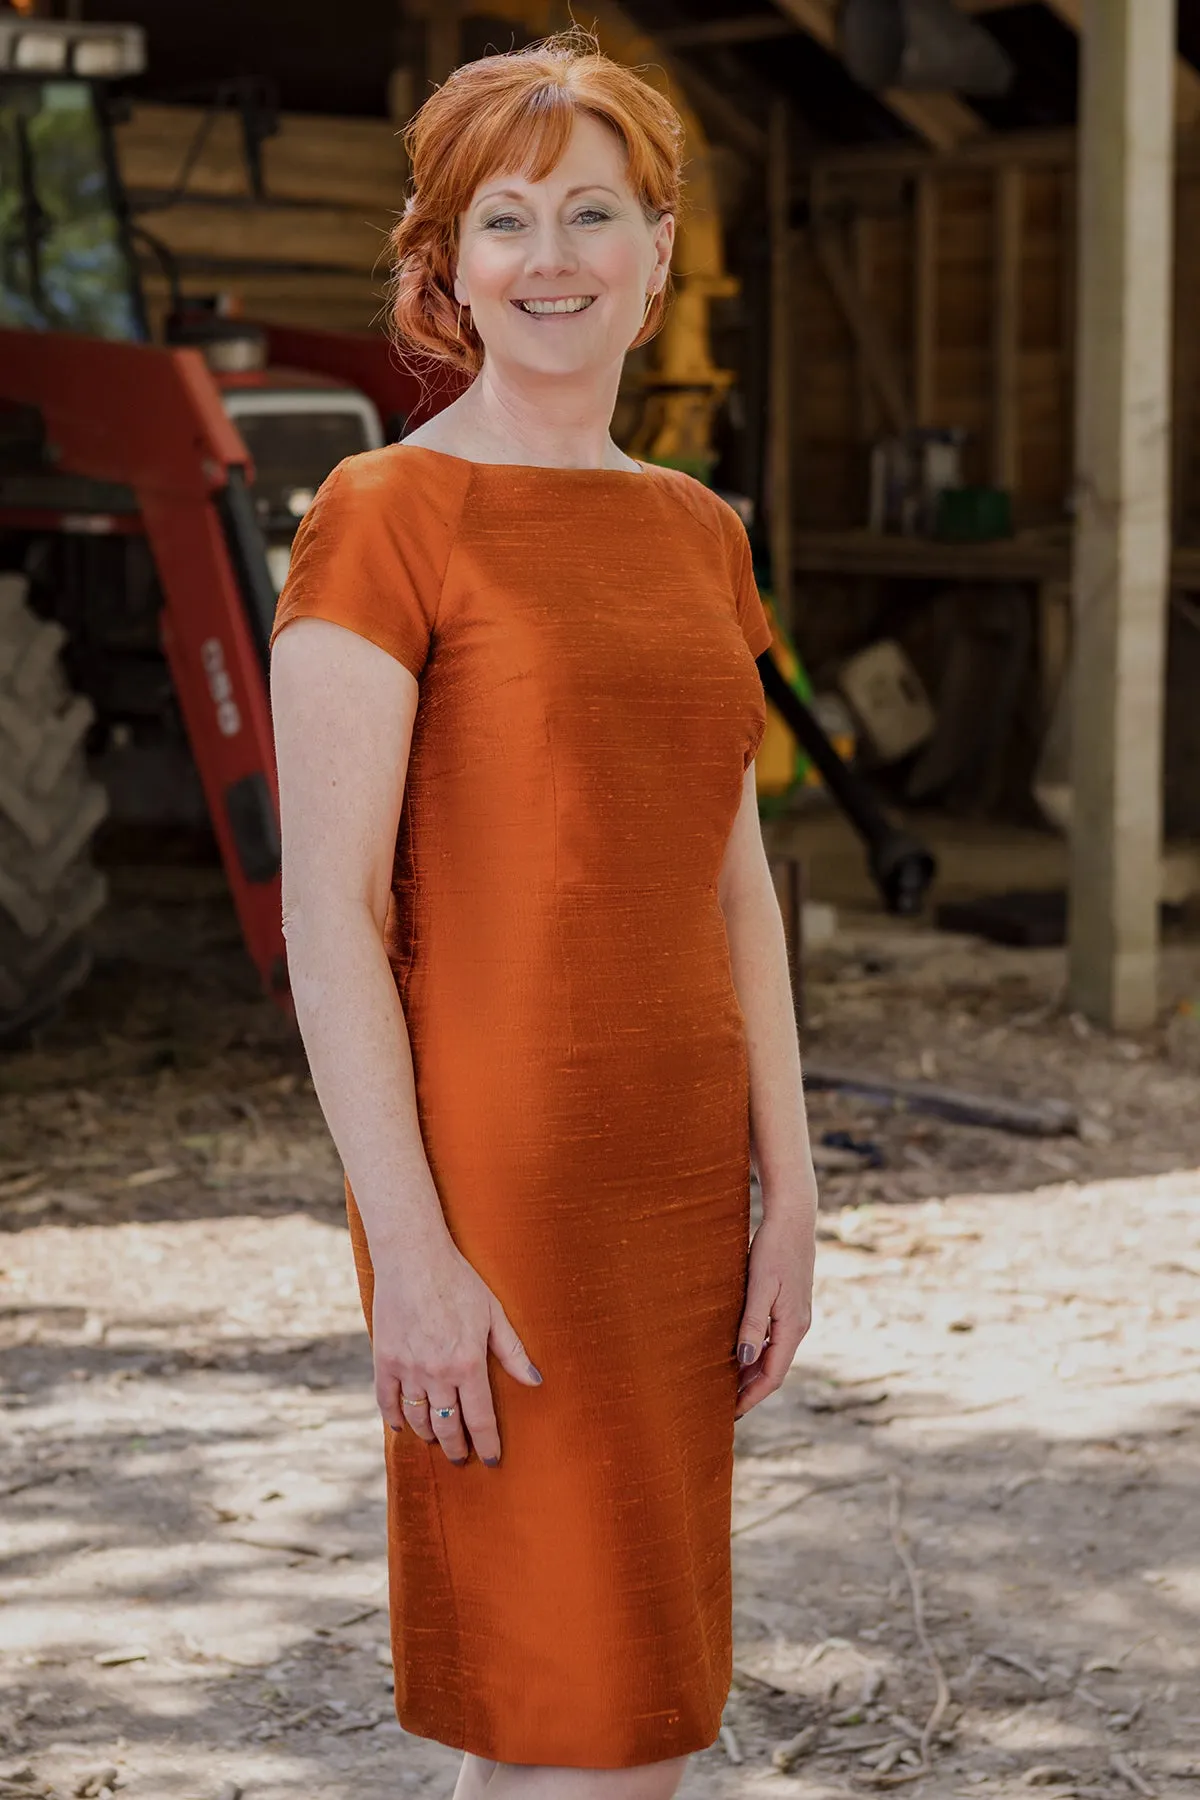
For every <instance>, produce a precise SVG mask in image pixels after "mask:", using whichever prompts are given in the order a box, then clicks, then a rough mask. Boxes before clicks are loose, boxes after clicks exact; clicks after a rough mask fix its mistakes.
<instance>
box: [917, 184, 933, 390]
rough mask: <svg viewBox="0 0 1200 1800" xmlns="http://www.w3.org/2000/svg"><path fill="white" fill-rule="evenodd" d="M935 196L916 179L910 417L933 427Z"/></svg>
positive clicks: (928, 185) (929, 188) (929, 185)
mask: <svg viewBox="0 0 1200 1800" xmlns="http://www.w3.org/2000/svg"><path fill="white" fill-rule="evenodd" d="M937 238H938V192H937V183H936V178H935V177H934V176H933V175H918V176H917V180H916V188H915V193H914V196H913V294H912V312H913V417H914V419H915V420H916V423H917V424H918V425H936V424H937V420H936V419H935V417H934V413H935V412H936V410H937V378H936V374H935V366H936V357H937V253H938V243H937Z"/></svg>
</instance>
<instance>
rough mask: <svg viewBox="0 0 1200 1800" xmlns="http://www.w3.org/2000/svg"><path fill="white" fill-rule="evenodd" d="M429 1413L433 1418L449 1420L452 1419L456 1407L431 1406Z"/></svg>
mask: <svg viewBox="0 0 1200 1800" xmlns="http://www.w3.org/2000/svg"><path fill="white" fill-rule="evenodd" d="M430 1411H431V1412H432V1413H433V1415H434V1417H435V1418H438V1419H450V1418H453V1416H454V1414H455V1413H456V1412H457V1411H458V1408H457V1406H433V1407H430Z"/></svg>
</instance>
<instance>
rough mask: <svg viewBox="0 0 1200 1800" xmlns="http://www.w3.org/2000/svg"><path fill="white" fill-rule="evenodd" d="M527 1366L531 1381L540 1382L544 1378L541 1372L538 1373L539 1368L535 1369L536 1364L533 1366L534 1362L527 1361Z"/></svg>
mask: <svg viewBox="0 0 1200 1800" xmlns="http://www.w3.org/2000/svg"><path fill="white" fill-rule="evenodd" d="M525 1367H526V1368H527V1369H528V1370H529V1379H530V1380H531V1381H538V1382H540V1381H541V1379H542V1378H541V1375H540V1374H539V1373H538V1371H537V1370H536V1369H535V1368H534V1366H533V1364H532V1363H526V1364H525Z"/></svg>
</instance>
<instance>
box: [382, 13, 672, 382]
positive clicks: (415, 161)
mask: <svg viewBox="0 0 1200 1800" xmlns="http://www.w3.org/2000/svg"><path fill="white" fill-rule="evenodd" d="M581 113H582V114H586V115H587V116H589V117H590V118H593V119H598V120H599V121H600V123H601V124H602V125H607V126H608V127H609V129H610V130H611V131H613V132H614V133H615V134H616V136H617V138H618V139H619V141H620V143H621V144H622V146H623V148H624V151H625V155H626V159H627V162H626V173H627V175H628V179H629V184H630V186H631V187H632V189H633V191H634V193H635V194H636V195H637V196H638V199H639V200H640V201H641V204H642V207H643V209H644V210H645V213H646V217H647V219H648V220H650V221H651V222H653V221H654V220H657V219H659V218H661V217H662V215H663V214H664V213H676V212H677V211H678V209H679V199H680V186H681V162H682V151H683V125H682V122H681V120H680V118H679V115H678V113H677V112H676V111H675V108H674V107H673V106H672V105H671V102H670V101H669V100H667V99H666V98H664V96H663V95H662V94H660V93H659V92H658V91H657V90H656V89H655V88H653V87H651V86H650V84H649V82H647V81H644V80H643V79H642V77H641V76H640V75H638V74H636V73H635V72H634V70H632V69H629V68H626V67H624V65H623V64H621V63H617V62H613V61H612V60H611V58H609V57H607V56H604V55H602V53H601V51H600V48H599V45H598V44H597V42H596V40H595V39H594V38H593V37H591V36H589V34H588V33H586V32H584V31H581V30H575V31H568V32H563V33H560V34H558V35H556V36H554V37H548V38H543V39H542V40H541V41H540V42H539V43H536V44H532V45H530V46H529V48H528V49H525V50H517V51H512V52H510V53H508V54H506V55H501V56H485V57H482V58H480V60H479V61H478V62H469V63H464V64H463V65H462V66H461V68H458V69H455V71H454V73H453V74H452V75H450V76H449V77H448V78H447V80H446V81H445V82H444V83H443V84H442V86H441V87H439V88H438V89H437V90H436V91H435V92H434V93H433V94H431V95H430V97H429V99H428V100H426V101H425V103H424V105H423V106H422V107H421V109H420V111H419V112H418V113H417V114H416V116H415V117H414V118H413V119H412V121H411V122H410V124H409V126H408V128H407V130H406V132H405V136H404V142H405V148H406V150H407V151H408V157H409V164H410V167H411V170H412V181H411V184H410V193H409V198H408V201H407V203H406V205H405V208H404V212H403V214H402V216H401V217H400V219H399V220H398V221H397V223H396V225H395V226H394V227H393V229H392V232H391V234H390V238H389V247H390V262H391V268H392V284H391V295H390V305H389V322H390V325H391V329H392V333H393V335H394V337H395V339H396V341H397V343H398V344H399V345H400V347H401V348H402V349H403V350H406V351H409V352H414V353H416V354H418V355H420V356H432V357H435V358H437V359H438V360H439V361H441V362H443V363H449V364H450V365H452V367H454V368H455V369H458V370H461V371H463V372H464V373H466V374H469V375H474V374H477V373H478V371H479V369H480V367H481V366H482V363H483V344H482V342H481V341H480V339H479V336H478V334H477V333H476V331H475V329H474V326H473V324H472V322H471V316H470V312H469V309H468V308H466V307H463V309H462V316H461V320H460V318H459V306H458V302H457V300H455V298H454V265H455V259H456V256H457V251H458V227H459V219H460V217H461V215H462V214H463V213H464V212H465V211H466V209H467V207H468V206H469V205H470V202H471V199H472V196H473V195H474V194H475V192H476V190H477V189H478V187H479V185H480V183H481V182H483V181H486V180H487V179H488V178H489V176H492V175H497V174H500V173H505V172H511V173H517V172H520V173H523V174H525V175H527V176H528V178H529V179H530V180H531V181H542V180H544V179H545V177H546V176H547V175H548V174H549V173H550V171H551V170H552V169H553V168H554V167H555V165H556V164H557V163H558V161H559V159H560V157H561V156H562V154H563V152H564V151H565V149H566V147H567V142H568V139H569V138H570V135H571V130H572V127H573V125H574V123H575V119H576V116H577V115H579V114H581ZM668 284H669V278H668ZM668 284H664V286H663V288H662V290H661V291H660V292H659V293H657V294H656V295H655V296H654V299H653V301H652V303H651V306H650V310H649V312H648V314H647V316H646V319H645V322H644V324H643V325H642V328H641V330H640V331H639V332H638V335H637V337H636V338H635V339H634V343H633V346H631V348H632V347H634V346H636V345H638V344H643V343H645V342H646V340H647V339H648V338H651V337H653V336H654V333H655V332H656V331H657V330H658V328H659V326H660V325H661V324H662V320H663V316H664V313H665V311H666V306H667V285H668Z"/></svg>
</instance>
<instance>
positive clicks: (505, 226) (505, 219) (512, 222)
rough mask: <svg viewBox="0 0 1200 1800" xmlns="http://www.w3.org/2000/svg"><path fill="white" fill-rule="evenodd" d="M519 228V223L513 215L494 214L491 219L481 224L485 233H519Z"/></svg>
mask: <svg viewBox="0 0 1200 1800" xmlns="http://www.w3.org/2000/svg"><path fill="white" fill-rule="evenodd" d="M520 227H521V221H520V219H518V218H517V216H516V214H515V213H496V215H495V216H494V217H493V218H491V219H485V220H484V222H483V229H484V230H485V231H519V230H520Z"/></svg>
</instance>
